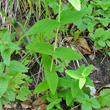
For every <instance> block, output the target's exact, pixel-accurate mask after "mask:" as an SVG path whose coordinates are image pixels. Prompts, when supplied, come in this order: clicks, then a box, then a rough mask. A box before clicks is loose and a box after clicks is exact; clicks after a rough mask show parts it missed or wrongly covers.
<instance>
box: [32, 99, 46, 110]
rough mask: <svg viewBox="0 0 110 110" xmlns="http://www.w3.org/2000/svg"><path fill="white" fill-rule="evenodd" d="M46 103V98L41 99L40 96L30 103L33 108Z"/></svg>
mask: <svg viewBox="0 0 110 110" xmlns="http://www.w3.org/2000/svg"><path fill="white" fill-rule="evenodd" d="M47 103H48V101H47V100H42V97H39V98H38V99H37V100H35V101H34V102H33V103H32V106H33V108H34V109H36V108H37V109H38V108H39V107H41V108H42V106H41V105H43V104H47Z"/></svg>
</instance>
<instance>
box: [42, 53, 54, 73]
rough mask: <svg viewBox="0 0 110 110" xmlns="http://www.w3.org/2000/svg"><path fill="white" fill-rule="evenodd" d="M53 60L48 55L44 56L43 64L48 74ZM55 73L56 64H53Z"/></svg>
mask: <svg viewBox="0 0 110 110" xmlns="http://www.w3.org/2000/svg"><path fill="white" fill-rule="evenodd" d="M51 62H52V58H51V57H50V56H48V55H44V54H43V55H42V63H43V67H44V70H45V72H46V73H49V72H50V68H51ZM54 71H55V63H54V62H53V67H52V72H54Z"/></svg>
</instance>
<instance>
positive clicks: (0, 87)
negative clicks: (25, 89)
mask: <svg viewBox="0 0 110 110" xmlns="http://www.w3.org/2000/svg"><path fill="white" fill-rule="evenodd" d="M7 88H8V80H7V78H5V77H2V78H0V97H1V96H2V95H3V94H4V93H5V91H6V90H7Z"/></svg>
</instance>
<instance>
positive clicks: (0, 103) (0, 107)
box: [0, 100, 2, 110]
mask: <svg viewBox="0 0 110 110" xmlns="http://www.w3.org/2000/svg"><path fill="white" fill-rule="evenodd" d="M0 110H2V102H1V100H0Z"/></svg>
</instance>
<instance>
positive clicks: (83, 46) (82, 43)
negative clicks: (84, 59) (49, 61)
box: [71, 38, 91, 54]
mask: <svg viewBox="0 0 110 110" xmlns="http://www.w3.org/2000/svg"><path fill="white" fill-rule="evenodd" d="M71 43H72V44H73V45H75V46H76V47H77V48H78V49H79V50H80V51H81V52H82V53H83V54H91V49H90V47H89V45H88V43H87V41H86V39H84V38H78V39H77V40H76V41H73V42H71Z"/></svg>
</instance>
